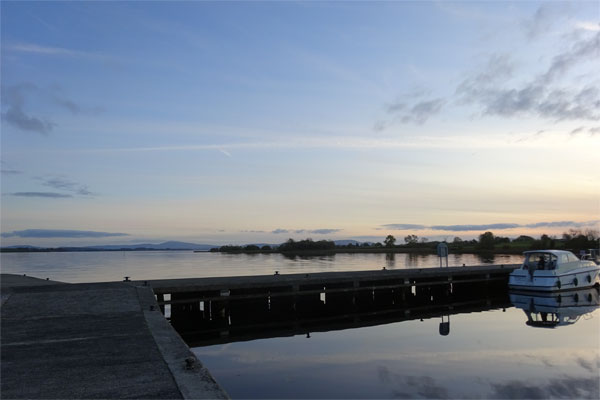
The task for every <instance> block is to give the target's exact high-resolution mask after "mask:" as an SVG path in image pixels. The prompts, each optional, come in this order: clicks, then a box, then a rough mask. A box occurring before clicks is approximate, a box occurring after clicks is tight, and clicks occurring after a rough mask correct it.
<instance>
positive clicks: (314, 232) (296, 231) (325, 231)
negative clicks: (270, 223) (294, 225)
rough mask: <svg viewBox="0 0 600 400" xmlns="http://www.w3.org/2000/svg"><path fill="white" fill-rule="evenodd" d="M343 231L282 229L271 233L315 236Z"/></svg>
mask: <svg viewBox="0 0 600 400" xmlns="http://www.w3.org/2000/svg"><path fill="white" fill-rule="evenodd" d="M341 230H342V229H332V228H321V229H282V228H277V229H274V230H273V231H271V233H273V234H276V235H277V234H282V233H296V234H301V233H307V234H314V235H328V234H330V233H336V232H340V231H341Z"/></svg>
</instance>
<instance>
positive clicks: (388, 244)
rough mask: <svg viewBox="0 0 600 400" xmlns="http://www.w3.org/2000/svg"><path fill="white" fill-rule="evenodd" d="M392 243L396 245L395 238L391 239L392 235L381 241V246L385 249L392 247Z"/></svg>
mask: <svg viewBox="0 0 600 400" xmlns="http://www.w3.org/2000/svg"><path fill="white" fill-rule="evenodd" d="M394 243H396V238H395V237H393V236H392V235H387V237H386V238H385V240H384V241H383V244H385V247H394Z"/></svg>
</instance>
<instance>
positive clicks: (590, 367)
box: [576, 357, 598, 375]
mask: <svg viewBox="0 0 600 400" xmlns="http://www.w3.org/2000/svg"><path fill="white" fill-rule="evenodd" d="M576 361H577V364H579V366H580V367H581V368H583V369H585V370H586V371H588V372H591V373H592V374H596V375H597V374H598V366H597V365H596V366H594V363H593V362H591V361H588V360H586V359H585V358H583V357H577V360H576Z"/></svg>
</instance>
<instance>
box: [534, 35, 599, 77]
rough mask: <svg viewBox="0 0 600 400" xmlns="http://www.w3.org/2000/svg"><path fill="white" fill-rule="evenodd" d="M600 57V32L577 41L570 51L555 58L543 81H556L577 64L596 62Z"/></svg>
mask: <svg viewBox="0 0 600 400" xmlns="http://www.w3.org/2000/svg"><path fill="white" fill-rule="evenodd" d="M598 56H600V32H598V33H597V34H595V35H592V36H591V37H589V38H584V39H580V40H578V41H576V42H575V43H573V45H572V46H571V48H570V49H568V50H567V51H564V52H562V53H560V54H558V55H556V56H554V58H553V59H552V64H551V65H550V68H548V71H546V73H545V74H544V75H543V76H542V79H543V80H554V79H556V78H558V77H560V76H562V75H564V74H565V73H567V72H568V71H569V70H570V69H571V68H573V66H575V65H576V64H578V63H580V62H582V61H587V60H596V59H597V58H598Z"/></svg>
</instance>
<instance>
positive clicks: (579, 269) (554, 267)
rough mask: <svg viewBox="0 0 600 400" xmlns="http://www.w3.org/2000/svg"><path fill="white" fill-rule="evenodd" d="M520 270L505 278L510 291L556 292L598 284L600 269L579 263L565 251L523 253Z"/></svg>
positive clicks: (587, 262)
mask: <svg viewBox="0 0 600 400" xmlns="http://www.w3.org/2000/svg"><path fill="white" fill-rule="evenodd" d="M523 254H524V255H525V260H524V261H523V264H522V265H521V268H519V269H516V270H514V271H513V272H512V273H511V274H510V277H509V279H508V286H509V287H510V288H511V289H519V290H535V291H545V292H547V291H558V290H570V289H580V288H586V287H591V286H594V285H600V266H598V265H597V264H596V263H595V262H593V261H591V260H580V259H579V258H577V256H575V254H573V253H571V252H570V251H564V250H533V251H526V252H524V253H523Z"/></svg>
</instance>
